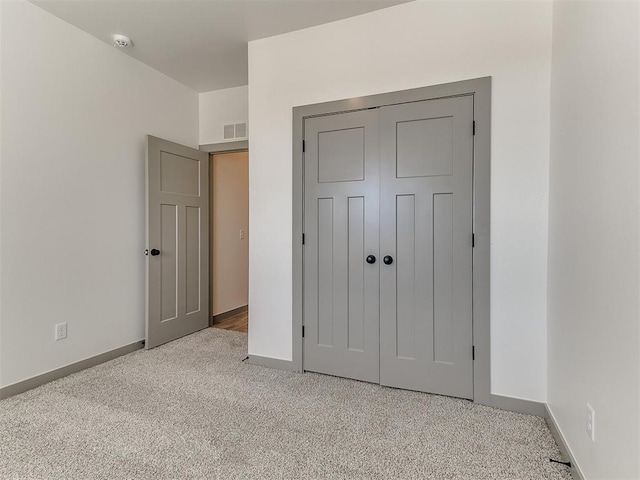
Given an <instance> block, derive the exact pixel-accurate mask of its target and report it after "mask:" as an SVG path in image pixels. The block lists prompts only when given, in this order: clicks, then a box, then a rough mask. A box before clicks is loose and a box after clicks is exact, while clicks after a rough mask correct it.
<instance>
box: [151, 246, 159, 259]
mask: <svg viewBox="0 0 640 480" xmlns="http://www.w3.org/2000/svg"><path fill="white" fill-rule="evenodd" d="M158 255H160V250H158V249H157V248H152V249H151V256H153V257H155V256H158Z"/></svg>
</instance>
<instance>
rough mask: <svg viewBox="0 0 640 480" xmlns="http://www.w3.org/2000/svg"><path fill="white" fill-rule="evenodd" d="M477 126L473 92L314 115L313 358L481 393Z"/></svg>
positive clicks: (335, 366)
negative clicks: (476, 345) (475, 299)
mask: <svg viewBox="0 0 640 480" xmlns="http://www.w3.org/2000/svg"><path fill="white" fill-rule="evenodd" d="M472 125H473V97H472V96H461V97H453V98H443V99H436V100H427V101H422V102H413V103H405V104H399V105H392V106H387V107H381V108H374V109H369V110H361V111H354V112H346V113H340V114H335V115H326V116H319V117H312V118H307V119H305V122H304V140H305V153H304V233H305V243H304V250H303V251H304V254H303V255H304V287H303V290H304V294H303V302H304V306H303V308H304V310H303V316H304V327H305V328H304V331H305V334H304V339H303V362H304V363H303V367H304V369H305V370H307V371H313V372H319V373H325V374H329V375H336V376H341V377H348V378H353V379H357V380H363V381H367V382H374V383H380V384H382V385H387V386H391V387H397V388H405V389H409V390H418V391H424V392H431V393H438V394H443V395H450V396H455V397H461V398H469V399H471V398H473V356H472V345H473V338H472V248H473V246H472V227H473V221H472V220H473V130H472Z"/></svg>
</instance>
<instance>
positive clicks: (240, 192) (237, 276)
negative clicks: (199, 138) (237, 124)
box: [211, 152, 249, 315]
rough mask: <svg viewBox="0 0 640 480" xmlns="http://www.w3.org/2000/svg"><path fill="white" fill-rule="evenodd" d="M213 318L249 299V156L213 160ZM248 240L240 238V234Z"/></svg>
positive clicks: (237, 155)
mask: <svg viewBox="0 0 640 480" xmlns="http://www.w3.org/2000/svg"><path fill="white" fill-rule="evenodd" d="M212 170H213V193H212V195H211V201H212V208H211V212H212V216H213V217H212V225H213V252H212V255H211V258H212V259H213V277H212V280H213V281H212V286H211V289H212V298H213V315H218V314H220V313H224V312H227V311H229V310H233V309H234V308H238V307H242V306H244V305H247V303H248V299H249V154H248V153H247V152H239V153H225V154H220V155H214V157H213V168H212ZM241 230H242V231H244V238H240V231H241Z"/></svg>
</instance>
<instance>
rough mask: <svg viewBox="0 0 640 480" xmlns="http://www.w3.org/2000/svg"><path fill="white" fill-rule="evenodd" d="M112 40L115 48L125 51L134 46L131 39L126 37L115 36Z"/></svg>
mask: <svg viewBox="0 0 640 480" xmlns="http://www.w3.org/2000/svg"><path fill="white" fill-rule="evenodd" d="M112 38H113V46H114V47H118V48H122V49H123V50H124V49H125V48H129V47H131V46H132V45H133V42H132V41H131V39H130V38H129V37H127V36H126V35H113V37H112Z"/></svg>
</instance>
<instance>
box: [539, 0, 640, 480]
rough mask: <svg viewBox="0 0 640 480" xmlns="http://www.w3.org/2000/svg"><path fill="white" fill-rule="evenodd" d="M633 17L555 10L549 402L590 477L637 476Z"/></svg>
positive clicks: (588, 7) (639, 242) (633, 11)
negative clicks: (590, 426) (592, 418)
mask: <svg viewBox="0 0 640 480" xmlns="http://www.w3.org/2000/svg"><path fill="white" fill-rule="evenodd" d="M639 15H640V4H639V3H637V2H565V1H560V2H557V3H556V4H555V6H554V20H553V68H552V82H551V168H550V200H549V216H550V224H549V310H548V337H549V369H548V372H549V374H548V375H549V393H548V402H549V406H550V408H551V411H552V413H553V415H554V417H555V418H556V421H557V422H558V424H559V426H560V429H561V430H562V433H563V435H564V436H565V438H566V440H567V442H568V444H569V446H570V448H571V450H572V451H573V454H574V456H575V458H576V460H577V463H578V464H579V465H580V467H581V469H582V470H583V473H584V475H585V478H587V479H600V480H602V479H623V478H624V479H638V478H640V457H639V455H638V453H639V452H640V441H639V438H638V437H639V435H640V391H639V390H640V353H639V352H640V281H639V276H640V235H639V228H640V206H639V202H640V178H639V174H640V147H639V143H638V142H639V140H640V138H639V137H640V119H639V115H640V75H639V69H640V50H639V49H638V41H639V40H640V37H639V35H640V33H639V32H640V29H639V27H640V25H639ZM587 402H589V403H590V404H591V406H593V408H594V410H595V412H596V441H595V443H593V442H591V440H590V439H589V438H588V436H587V434H586V431H585V420H586V404H587Z"/></svg>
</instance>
